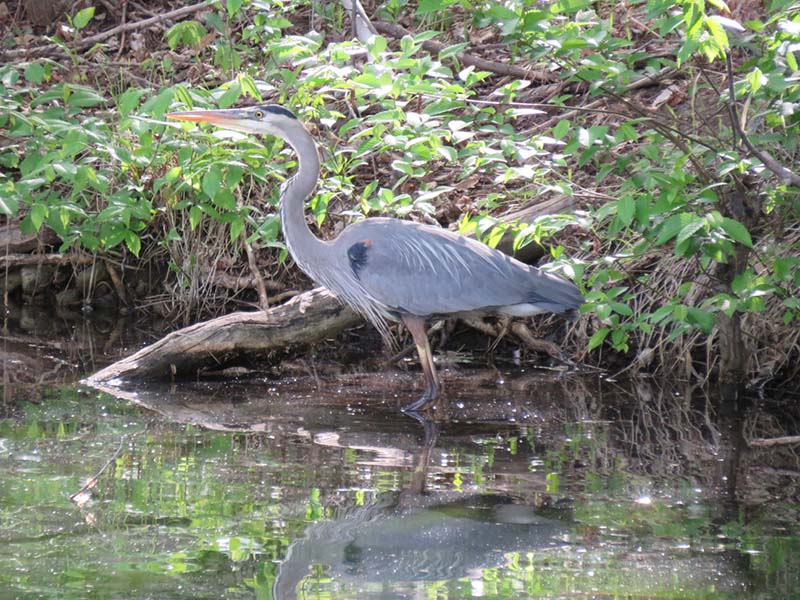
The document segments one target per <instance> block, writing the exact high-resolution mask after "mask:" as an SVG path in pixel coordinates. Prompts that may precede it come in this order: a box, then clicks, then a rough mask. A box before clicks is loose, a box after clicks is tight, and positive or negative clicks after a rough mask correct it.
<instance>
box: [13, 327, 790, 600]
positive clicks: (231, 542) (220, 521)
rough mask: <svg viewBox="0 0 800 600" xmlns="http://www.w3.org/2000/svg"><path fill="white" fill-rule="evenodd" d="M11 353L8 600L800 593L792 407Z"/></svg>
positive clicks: (665, 392) (512, 381)
mask: <svg viewBox="0 0 800 600" xmlns="http://www.w3.org/2000/svg"><path fill="white" fill-rule="evenodd" d="M7 342H8V340H7ZM6 350H7V352H6V355H7V359H6V385H5V386H4V401H3V403H2V405H0V406H2V411H3V412H2V416H3V418H2V420H0V598H278V599H285V598H292V599H295V598H320V599H322V598H325V599H331V600H336V599H378V598H381V599H384V598H385V599H390V598H391V599H400V598H409V599H412V598H414V599H416V598H430V599H448V600H454V599H461V598H464V599H467V598H489V599H512V598H794V597H800V592H799V591H798V590H800V535H799V530H800V525H798V508H800V504H799V503H798V494H799V493H800V492H799V491H798V481H800V468H799V467H800V465H798V458H797V455H796V452H795V450H796V447H794V446H781V447H774V448H764V449H760V448H749V447H748V446H747V444H746V443H747V442H751V441H752V440H753V439H754V438H759V437H774V436H776V435H777V434H779V433H780V434H783V435H785V434H787V433H792V432H793V430H794V429H796V425H797V423H796V422H795V421H794V418H795V417H796V416H797V415H796V412H797V411H796V410H795V416H792V412H791V410H789V408H787V405H786V404H780V405H779V404H778V403H777V402H770V401H769V400H762V401H759V402H756V403H755V404H743V405H742V406H741V407H738V410H734V408H737V407H731V408H725V409H723V408H721V407H720V404H719V403H718V402H717V401H716V400H715V399H714V398H710V397H708V396H707V394H706V393H703V392H702V391H701V390H698V389H692V388H691V387H689V386H680V385H669V386H667V385H665V384H655V383H653V382H648V381H639V382H635V383H627V384H624V385H623V384H620V383H614V382H609V381H602V380H600V379H598V378H591V379H586V378H583V379H582V378H577V377H570V376H566V377H564V376H559V375H557V374H549V373H546V372H545V373H538V374H534V373H520V372H517V373H516V374H507V373H504V374H499V373H498V372H495V371H492V372H488V371H464V372H462V373H460V374H453V373H451V374H449V375H447V376H446V377H445V380H446V382H447V386H448V388H447V389H448V395H449V397H450V402H449V405H448V407H447V409H446V410H443V411H441V412H440V413H439V414H437V415H436V418H435V421H434V422H431V421H425V420H417V419H414V418H411V417H409V416H406V415H403V414H401V413H400V412H398V410H397V405H398V403H400V404H402V403H406V402H408V401H410V400H411V399H413V397H414V386H415V384H416V380H415V379H414V377H413V376H406V375H386V376H376V377H367V376H363V377H358V376H353V375H350V376H343V377H340V378H339V379H338V380H322V381H320V380H317V379H314V378H312V377H308V378H302V379H298V380H283V381H277V382H275V381H264V380H262V381H256V382H240V383H235V384H231V383H203V384H200V383H198V384H185V385H181V386H172V387H170V386H164V387H161V388H150V389H136V390H125V391H117V392H115V394H109V393H105V392H102V391H98V390H94V389H88V388H84V387H81V386H79V385H74V384H67V383H66V380H69V379H71V378H74V377H73V376H74V373H73V372H72V371H71V370H70V369H69V368H67V369H66V370H67V374H66V375H64V377H63V379H64V380H65V382H62V383H60V384H59V383H54V382H53V381H52V378H51V379H50V380H49V383H45V384H42V383H40V382H37V381H35V380H34V381H19V379H20V378H19V377H18V376H15V379H16V381H13V382H12V381H9V379H10V375H9V373H12V374H13V373H14V372H15V371H14V369H13V365H12V364H11V363H10V362H8V361H10V360H16V359H13V358H8V357H9V356H15V355H16V356H18V357H19V356H22V355H23V354H24V352H22V351H21V350H19V349H18V348H15V349H14V350H15V352H10V351H9V348H8V344H6ZM32 353H33V355H35V356H34V358H33V359H31V358H30V357H29V359H30V360H34V359H35V360H39V361H42V360H44V358H46V355H48V353H47V352H46V351H44V350H42V349H41V348H39V349H34V350H33V351H32ZM51 358H52V357H51ZM42 364H44V363H42ZM501 378H502V381H499V380H500V379H501ZM794 432H795V433H796V431H794Z"/></svg>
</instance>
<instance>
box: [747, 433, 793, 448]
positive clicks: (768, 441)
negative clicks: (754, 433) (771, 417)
mask: <svg viewBox="0 0 800 600" xmlns="http://www.w3.org/2000/svg"><path fill="white" fill-rule="evenodd" d="M797 444H800V435H785V436H783V437H776V438H756V439H754V440H750V447H751V448H772V447H773V446H796V445H797Z"/></svg>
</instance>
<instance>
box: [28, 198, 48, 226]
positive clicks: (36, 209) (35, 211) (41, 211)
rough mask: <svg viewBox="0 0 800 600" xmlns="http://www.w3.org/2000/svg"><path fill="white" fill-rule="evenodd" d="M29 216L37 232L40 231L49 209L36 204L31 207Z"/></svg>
mask: <svg viewBox="0 0 800 600" xmlns="http://www.w3.org/2000/svg"><path fill="white" fill-rule="evenodd" d="M29 216H30V218H31V224H32V225H33V226H34V227H35V228H36V231H39V229H40V228H41V227H42V223H44V220H45V218H46V217H47V207H46V206H44V205H43V204H34V205H33V206H31V212H30V214H29Z"/></svg>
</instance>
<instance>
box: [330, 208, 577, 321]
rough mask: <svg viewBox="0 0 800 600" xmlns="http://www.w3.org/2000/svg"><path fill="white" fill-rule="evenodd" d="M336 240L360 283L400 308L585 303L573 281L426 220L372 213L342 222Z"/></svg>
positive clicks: (427, 312) (437, 310)
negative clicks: (372, 215) (350, 222)
mask: <svg viewBox="0 0 800 600" xmlns="http://www.w3.org/2000/svg"><path fill="white" fill-rule="evenodd" d="M334 245H335V251H336V252H337V253H338V254H340V255H342V256H343V261H342V262H343V263H344V264H346V265H347V266H346V267H343V268H346V269H347V270H348V271H350V273H349V274H351V275H352V276H354V277H355V279H356V280H357V281H358V283H359V284H360V286H361V287H362V288H363V291H364V292H366V293H367V294H368V295H369V296H370V297H371V298H372V299H373V301H375V302H377V303H379V304H381V305H383V306H384V307H386V308H387V309H389V310H390V311H392V312H398V313H400V314H402V313H410V314H413V315H419V316H434V315H446V314H452V313H466V312H471V311H491V310H495V311H497V312H514V311H513V310H504V309H507V308H510V307H515V306H525V305H527V306H529V307H530V309H531V310H529V312H528V314H533V313H535V312H544V311H547V312H555V313H564V312H567V311H570V310H574V309H576V308H577V307H578V306H580V304H581V303H583V296H582V295H581V293H580V291H579V290H578V288H576V287H575V286H574V285H573V284H572V283H570V282H569V281H566V280H564V279H562V278H560V277H558V276H556V275H552V274H549V273H544V272H542V271H540V270H539V269H536V268H535V267H530V266H528V265H525V264H523V263H521V262H519V261H517V260H515V259H513V258H511V257H509V256H507V255H505V254H503V253H502V252H500V251H498V250H494V249H492V248H489V247H488V246H486V245H484V244H481V243H479V242H477V241H475V240H471V239H469V238H466V237H463V236H460V235H458V234H455V233H452V232H450V231H447V230H445V229H441V228H437V227H431V226H429V225H421V224H419V223H413V222H410V221H399V220H396V219H369V220H365V221H361V222H358V223H354V224H353V225H351V226H350V227H348V228H347V229H345V230H344V231H343V232H342V234H341V235H340V236H339V238H337V239H336V240H335V242H334ZM339 292H340V294H341V293H342V290H339ZM354 293H358V291H355V290H354ZM347 295H349V294H347ZM344 299H345V300H346V301H347V300H348V298H347V297H345V298H344ZM521 310H522V309H521ZM523 312H524V311H523Z"/></svg>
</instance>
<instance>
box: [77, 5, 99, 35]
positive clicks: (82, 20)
mask: <svg viewBox="0 0 800 600" xmlns="http://www.w3.org/2000/svg"><path fill="white" fill-rule="evenodd" d="M92 17H94V6H90V7H88V8H84V9H83V10H80V11H78V14H76V15H75V16H74V17H73V18H72V24H73V25H74V26H75V29H83V28H84V27H86V26H87V25H88V24H89V21H91V20H92Z"/></svg>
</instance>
